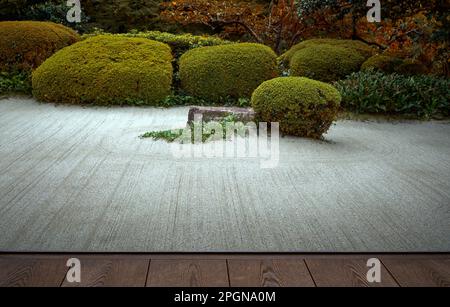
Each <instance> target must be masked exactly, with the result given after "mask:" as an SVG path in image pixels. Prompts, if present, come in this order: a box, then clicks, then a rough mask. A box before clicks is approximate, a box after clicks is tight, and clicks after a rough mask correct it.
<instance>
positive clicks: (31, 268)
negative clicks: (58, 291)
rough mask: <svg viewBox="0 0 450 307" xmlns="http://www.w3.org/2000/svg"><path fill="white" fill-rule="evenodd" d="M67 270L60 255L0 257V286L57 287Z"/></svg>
mask: <svg viewBox="0 0 450 307" xmlns="http://www.w3.org/2000/svg"><path fill="white" fill-rule="evenodd" d="M67 270H68V268H67V267H66V260H65V259H64V258H60V257H48V258H47V257H46V258H40V259H33V258H22V257H14V258H11V257H9V258H5V257H0V287H59V286H60V285H61V283H62V281H63V279H64V278H65V276H66V273H67Z"/></svg>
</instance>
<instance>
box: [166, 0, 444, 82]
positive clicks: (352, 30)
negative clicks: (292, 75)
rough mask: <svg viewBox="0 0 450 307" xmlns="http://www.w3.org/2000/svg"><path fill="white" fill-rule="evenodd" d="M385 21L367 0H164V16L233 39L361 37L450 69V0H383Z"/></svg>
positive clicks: (283, 46)
mask: <svg viewBox="0 0 450 307" xmlns="http://www.w3.org/2000/svg"><path fill="white" fill-rule="evenodd" d="M381 3H382V8H383V11H382V22H381V23H369V22H367V18H366V14H367V11H368V9H369V8H368V7H367V6H366V1H354V0H272V1H259V2H254V1H239V0H210V1H204V0H176V1H168V2H163V3H162V5H161V9H162V10H161V18H162V19H163V20H165V21H167V22H174V23H178V24H181V25H192V24H198V25H203V26H206V27H208V28H209V29H210V30H211V31H212V32H213V33H216V34H219V35H220V36H222V37H225V38H227V39H235V38H238V39H239V40H249V41H254V42H259V43H264V44H266V45H269V46H271V47H272V48H273V49H274V50H275V51H276V52H277V53H281V52H283V51H285V50H287V49H289V48H290V47H291V46H293V45H294V44H296V43H298V42H299V41H302V40H305V39H308V38H313V37H332V38H343V39H357V40H361V41H364V42H366V43H369V44H370V45H372V46H375V47H377V48H378V49H379V53H386V54H389V55H395V56H399V57H412V58H414V59H417V60H420V61H422V62H423V63H424V64H426V65H428V66H433V71H436V72H438V73H445V74H448V48H449V46H448V35H449V33H448V31H449V30H448V29H449V22H450V17H449V16H448V14H447V15H446V14H445V13H443V12H445V11H446V10H447V11H448V8H450V1H449V0H434V1H433V0H432V1H412V0H406V1H391V0H386V1H382V2H381Z"/></svg>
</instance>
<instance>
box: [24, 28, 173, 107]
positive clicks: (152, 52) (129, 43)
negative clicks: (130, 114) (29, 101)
mask: <svg viewBox="0 0 450 307" xmlns="http://www.w3.org/2000/svg"><path fill="white" fill-rule="evenodd" d="M171 61H172V55H171V52H170V47H169V46H167V45H166V44H163V43H159V42H155V41H151V40H148V39H142V38H122V37H114V36H96V37H93V38H89V39H86V40H84V41H81V42H79V43H76V44H74V45H72V46H70V47H67V48H64V49H63V50H60V51H59V52H57V53H56V54H55V55H53V56H52V57H51V58H49V59H47V61H45V62H44V63H43V64H42V65H41V66H40V67H39V68H38V69H36V70H35V71H34V72H33V77H32V83H33V94H34V95H35V97H36V98H37V99H39V100H43V101H47V102H62V103H74V104H79V103H95V104H149V105H153V104H157V103H158V102H160V101H161V100H163V99H164V98H165V97H166V96H167V95H169V94H170V90H171V88H170V87H171V81H172V65H171Z"/></svg>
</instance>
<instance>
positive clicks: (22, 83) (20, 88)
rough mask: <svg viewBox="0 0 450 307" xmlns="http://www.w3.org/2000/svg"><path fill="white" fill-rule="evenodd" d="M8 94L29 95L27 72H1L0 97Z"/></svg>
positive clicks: (28, 75)
mask: <svg viewBox="0 0 450 307" xmlns="http://www.w3.org/2000/svg"><path fill="white" fill-rule="evenodd" d="M9 93H23V94H31V75H30V74H29V73H28V72H20V73H8V72H1V73H0V95H4V94H9Z"/></svg>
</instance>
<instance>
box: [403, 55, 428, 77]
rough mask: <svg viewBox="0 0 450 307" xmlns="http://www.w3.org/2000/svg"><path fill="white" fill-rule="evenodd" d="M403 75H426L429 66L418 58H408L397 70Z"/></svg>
mask: <svg viewBox="0 0 450 307" xmlns="http://www.w3.org/2000/svg"><path fill="white" fill-rule="evenodd" d="M395 71H396V72H397V73H399V74H402V75H425V74H427V73H428V69H427V67H426V66H425V65H424V64H422V63H421V62H420V61H418V60H414V59H406V60H404V61H403V62H402V63H401V64H400V65H399V66H398V67H397V68H396V70H395Z"/></svg>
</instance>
